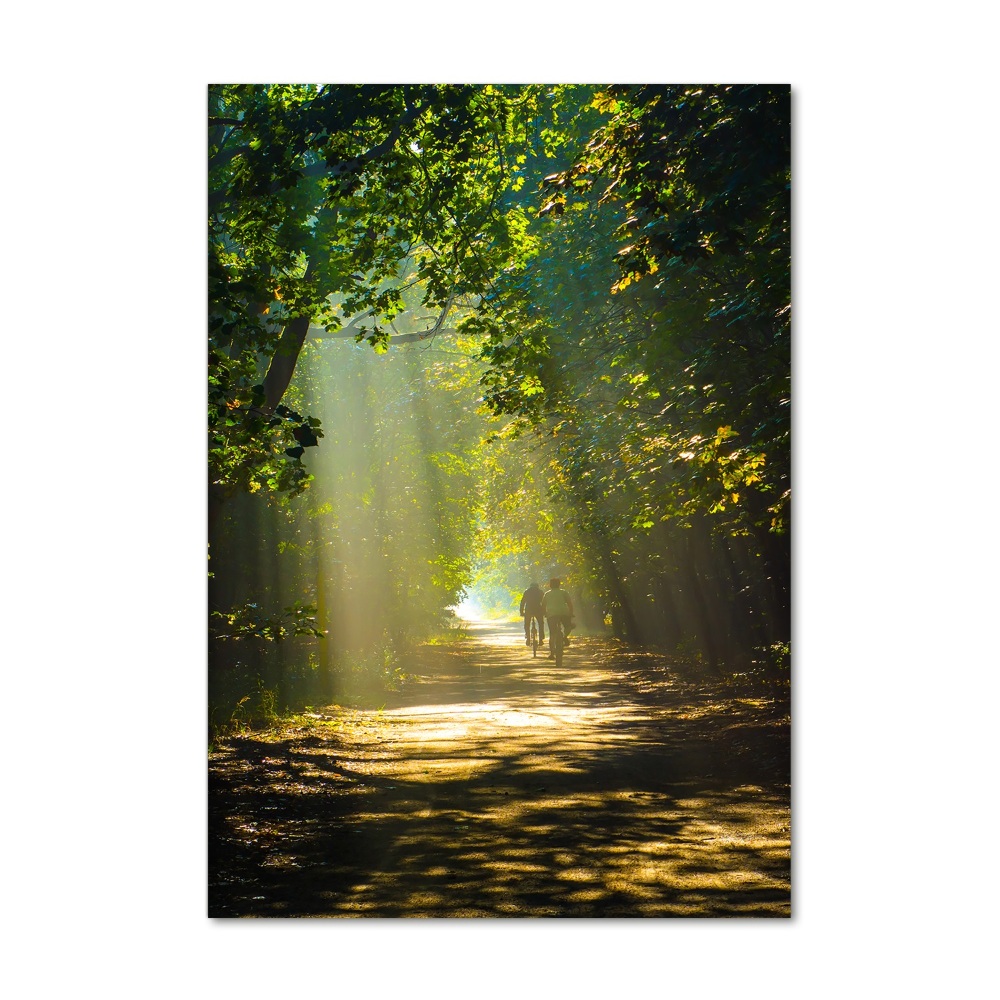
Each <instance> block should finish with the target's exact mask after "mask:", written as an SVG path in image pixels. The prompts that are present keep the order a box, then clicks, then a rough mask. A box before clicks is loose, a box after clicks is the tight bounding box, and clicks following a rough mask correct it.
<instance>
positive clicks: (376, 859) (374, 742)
mask: <svg viewBox="0 0 1000 1000" xmlns="http://www.w3.org/2000/svg"><path fill="white" fill-rule="evenodd" d="M547 654H548V646H547V644H546V646H544V647H542V649H541V650H539V655H538V658H537V659H533V658H532V656H531V651H530V650H528V649H526V648H525V646H524V639H523V631H522V629H521V626H520V624H513V625H504V624H502V625H496V624H492V625H485V624H484V625H477V626H471V627H470V632H469V637H468V638H467V639H465V640H462V641H458V642H453V643H449V644H446V645H439V646H433V645H429V646H425V647H423V648H422V649H421V651H420V653H419V657H418V659H417V660H416V661H415V662H414V664H413V665H412V667H411V672H412V676H411V679H410V681H409V682H408V683H407V684H406V685H404V689H403V690H402V691H401V692H399V693H397V694H393V695H387V696H386V697H387V698H388V699H389V700H388V702H387V704H386V705H385V706H384V707H383V708H381V709H378V710H360V709H350V708H341V707H338V706H329V707H328V708H325V709H321V710H315V711H313V712H310V713H306V714H305V715H300V716H297V717H295V718H294V719H292V720H289V721H288V722H287V723H285V724H283V725H281V726H279V727H278V728H276V729H274V730H271V731H267V732H266V733H256V734H253V735H252V736H246V737H241V738H237V739H232V740H228V741H226V742H224V743H221V744H219V745H217V746H216V747H215V748H214V750H213V752H212V753H211V755H210V762H209V827H210V829H209V869H210V870H209V915H210V916H213V917H227V916H232V917H292V916H298V917H366V916H367V917H390V916H428V917H430V916H433V917H508V916H547V917H549V916H551V917H557V916H573V917H612V916H621V917H640V916H651V917H663V916H682V917H691V916H697V917H709V916H778V917H780V916H788V915H790V910H791V889H790V836H789V827H790V819H789V806H790V793H789V770H790V745H789V717H788V701H787V689H781V693H780V694H779V693H776V692H774V691H772V693H770V694H767V693H762V691H761V689H751V688H749V687H744V688H740V687H738V686H733V685H732V684H728V685H727V684H722V683H719V682H715V683H711V684H705V683H697V684H695V683H693V682H692V681H690V680H686V679H684V677H683V676H682V675H681V674H680V673H679V672H677V671H675V670H674V669H672V667H671V665H670V663H669V661H667V660H665V659H664V658H662V657H657V656H655V655H653V654H650V653H645V652H637V651H631V652H630V651H628V649H627V648H626V647H623V646H621V645H620V644H617V643H614V642H612V641H609V640H606V639H597V638H586V637H583V638H579V639H576V640H575V641H574V642H573V644H572V646H571V647H570V648H569V650H568V651H567V654H566V658H565V662H564V664H563V668H562V670H560V671H557V670H556V669H555V666H554V661H552V660H549V659H547Z"/></svg>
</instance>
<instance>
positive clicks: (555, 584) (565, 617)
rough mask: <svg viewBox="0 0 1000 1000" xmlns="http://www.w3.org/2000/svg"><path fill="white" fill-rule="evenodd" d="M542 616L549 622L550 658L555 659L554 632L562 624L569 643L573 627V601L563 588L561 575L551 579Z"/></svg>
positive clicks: (566, 642)
mask: <svg viewBox="0 0 1000 1000" xmlns="http://www.w3.org/2000/svg"><path fill="white" fill-rule="evenodd" d="M542 616H543V617H544V618H545V620H546V621H547V622H548V623H549V640H550V642H549V659H550V660H554V659H555V654H553V653H552V651H551V649H552V642H551V639H552V632H553V631H554V630H555V629H556V628H558V626H559V625H560V624H562V628H563V638H564V644H565V645H566V646H568V645H569V633H570V629H572V628H573V602H572V601H571V600H570V597H569V594H567V593H566V591H565V590H563V589H562V586H561V581H560V580H559V577H557V576H554V577H552V579H551V580H549V589H548V590H547V591H546V592H545V596H544V597H543V598H542Z"/></svg>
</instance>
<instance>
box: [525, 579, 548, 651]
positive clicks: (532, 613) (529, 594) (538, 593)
mask: <svg viewBox="0 0 1000 1000" xmlns="http://www.w3.org/2000/svg"><path fill="white" fill-rule="evenodd" d="M543 597H544V595H543V594H542V588H541V587H539V586H538V584H537V583H535V582H534V581H532V584H531V586H530V587H528V589H527V590H526V591H525V592H524V595H523V596H522V597H521V611H520V614H521V617H522V618H523V619H524V644H525V646H530V645H531V639H530V638H529V631H530V629H531V619H532V618H534V619H535V621H537V622H538V644H539V645H541V644H542V643H543V642H545V619H544V618H543V617H542V598H543Z"/></svg>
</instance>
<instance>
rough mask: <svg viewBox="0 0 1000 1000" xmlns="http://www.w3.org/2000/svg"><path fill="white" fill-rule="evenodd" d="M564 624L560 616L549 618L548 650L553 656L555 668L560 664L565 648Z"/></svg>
mask: <svg viewBox="0 0 1000 1000" xmlns="http://www.w3.org/2000/svg"><path fill="white" fill-rule="evenodd" d="M565 627H566V626H565V625H564V624H563V621H562V619H561V618H550V619H549V652H551V653H552V655H553V656H554V657H555V661H556V669H558V668H559V667H561V666H562V663H563V650H564V649H565V648H566V633H565V631H563V630H564V629H565Z"/></svg>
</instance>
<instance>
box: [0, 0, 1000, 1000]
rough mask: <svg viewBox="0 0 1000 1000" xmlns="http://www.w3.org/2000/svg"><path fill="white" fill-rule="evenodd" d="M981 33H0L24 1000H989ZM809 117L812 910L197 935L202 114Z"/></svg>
mask: <svg viewBox="0 0 1000 1000" xmlns="http://www.w3.org/2000/svg"><path fill="white" fill-rule="evenodd" d="M994 10H995V8H994V7H992V6H989V5H986V4H979V3H971V2H965V0H958V2H953V3H951V4H948V5H946V6H943V5H942V6H937V5H930V4H919V3H910V4H902V3H880V2H867V3H857V2H843V3H840V4H838V5H829V4H824V5H819V4H804V3H801V2H799V3H791V2H789V3H776V2H771V3H767V2H761V3H756V4H749V3H745V2H741V3H735V2H716V3H712V4H703V5H694V4H687V5H684V6H675V5H671V4H667V3H657V4H636V3H633V4H627V5H620V4H619V5H600V6H598V7H587V8H583V7H578V6H571V5H568V4H553V3H548V4H540V3H507V4H503V5H496V6H485V5H484V6H473V5H469V4H464V3H451V4H449V3H444V2H436V3H425V4H421V5H413V4H408V5H402V4H395V3H382V4H379V5H377V6H375V5H359V6H358V7H352V8H350V9H345V8H344V6H343V5H342V4H339V3H334V2H332V0H331V2H329V3H326V4H320V3H312V2H307V3H299V4H297V5H296V6H295V7H294V9H293V8H290V7H284V6H280V5H276V4H264V3H259V2H244V3H242V4H220V3H208V4H204V5H201V4H200V5H197V6H195V5H184V4H182V5H180V6H178V7H175V8H171V9H167V8H156V7H151V6H142V5H135V4H125V3H108V2H104V3H100V2H98V3H93V4H80V5H75V4H74V5H70V4H49V5H36V6H34V7H33V8H32V9H31V12H30V13H24V12H23V11H24V8H23V7H21V8H12V9H11V10H10V11H8V13H7V15H6V16H5V22H6V32H5V33H6V46H5V48H6V50H7V51H6V52H5V59H4V65H3V71H2V72H3V77H4V94H5V97H6V100H5V101H4V113H3V119H2V124H0V128H2V134H3V136H4V144H3V147H4V152H3V156H2V161H0V162H2V169H3V192H4V216H3V233H4V238H3V240H2V241H0V245H2V253H3V270H2V274H3V277H4V306H5V308H4V314H5V320H6V323H5V329H4V338H3V344H4V351H3V371H4V379H3V384H4V388H5V390H6V392H5V394H4V395H5V401H6V402H7V408H6V418H7V421H6V425H7V433H6V441H7V447H6V449H5V454H4V457H5V462H4V471H5V475H4V476H3V484H4V489H3V493H4V494H5V499H6V501H7V503H6V506H5V510H6V518H5V525H6V529H7V530H6V532H5V544H4V551H5V553H6V558H5V559H4V572H3V574H2V576H3V583H2V585H3V595H4V597H3V601H2V602H0V604H2V608H3V621H4V626H5V627H4V637H5V641H4V643H3V649H4V656H3V660H4V664H5V668H4V672H3V676H4V679H5V682H6V683H5V684H4V687H3V693H4V697H3V704H4V709H5V711H4V717H3V721H2V724H0V731H2V738H3V763H4V769H3V775H4V781H5V788H4V792H5V795H4V801H5V806H6V808H5V810H4V813H5V817H6V819H5V822H4V824H3V834H2V835H3V859H4V872H5V877H4V880H3V900H4V911H5V914H6V916H7V923H8V926H7V930H6V933H5V945H6V948H5V951H6V953H7V958H6V959H5V966H6V976H5V979H7V980H9V981H12V982H13V983H14V984H15V989H14V993H13V995H16V996H32V997H57V996H65V995H70V994H71V993H74V994H75V993H78V992H79V991H81V990H87V991H88V992H90V991H91V990H92V991H93V992H94V993H95V995H103V996H105V997H115V998H117V997H130V998H131V997H137V996H143V997H161V996H162V997H175V996H179V995H180V996H183V995H187V996H194V997H201V996H205V997H208V996H212V997H215V996H219V995H232V994H234V993H236V994H242V993H244V992H248V993H251V994H252V995H267V994H273V995H275V996H278V995H282V996H284V995H289V994H302V993H304V992H305V991H310V992H312V991H317V990H318V991H319V992H320V993H321V994H322V995H345V994H347V993H349V992H353V991H355V990H357V991H359V992H360V991H364V992H367V993H369V994H374V995H375V996H388V995H391V994H396V993H399V992H400V991H409V990H412V991H413V992H415V993H416V995H417V996H424V995H427V994H431V993H435V994H440V995H442V996H446V997H452V996H454V997H459V996H461V997H464V996H469V995H471V996H481V997H499V996H504V997H507V996H511V995H514V996H517V995H523V996H529V997H533V996H546V997H550V996H553V997H564V996H565V997H569V996H572V997H608V996H631V995H634V994H635V993H637V992H640V993H641V994H643V995H645V994H646V993H647V992H648V993H650V994H651V995H655V996H668V995H674V994H676V993H678V992H680V991H684V992H685V993H688V994H689V995H697V996H702V997H726V996H729V995H739V996H742V997H750V998H753V997H774V996H791V995H793V994H794V995H803V994H804V995H808V996H814V995H819V996H825V995H839V994H850V995H852V996H860V997H884V996H910V997H925V996H926V997H937V996H940V995H943V994H948V995H952V996H973V995H980V994H981V993H982V992H983V989H982V986H984V985H985V982H983V983H982V984H980V977H982V976H984V975H985V974H986V971H987V964H986V955H987V952H988V950H991V948H990V946H991V945H992V943H993V940H992V939H993V935H988V934H987V926H986V921H987V919H988V916H989V915H990V914H991V913H992V911H994V910H995V902H996V894H997V879H996V875H995V868H996V866H995V864H994V856H995V830H996V826H995V822H994V807H993V804H992V796H993V795H994V793H995V789H996V784H997V783H996V779H995V776H994V774H993V762H994V759H995V752H994V741H993V733H994V730H995V715H996V704H997V698H996V694H997V691H996V688H997V685H996V680H995V675H996V671H997V666H998V664H997V659H998V658H997V652H996V644H995V642H994V641H993V640H992V632H993V622H994V619H995V618H996V611H995V606H996V603H997V602H996V597H997V588H996V585H995V566H996V562H997V554H998V553H997V542H996V535H997V532H996V512H997V499H996V486H997V473H996V467H997V460H996V450H997V444H996V420H995V418H994V409H995V403H996V392H995V390H994V383H995V380H996V370H997V360H998V359H997V347H996V337H997V333H998V323H997V319H996V312H995V306H994V301H993V300H994V298H995V296H996V288H997V282H996V271H997V259H998V254H997V249H996V247H997V243H996V234H997V224H998V221H1000V220H998V204H997V188H996V184H997V176H998V169H997V162H996V152H997V142H996V126H997V117H998V116H997V99H996V91H995V87H994V81H993V78H992V74H991V73H990V67H991V65H992V64H993V63H994V62H995V52H994V45H995V40H996V37H997V32H996V27H997V25H996V15H995V14H994V13H993V11H994ZM272 80H278V81H289V82H306V81H324V82H404V81H405V82H409V81H412V80H425V81H432V82H440V81H446V80H447V81H455V82H476V83H485V82H537V81H546V82H606V81H611V82H635V81H655V82H669V83H675V82H677V83H688V82H707V83H723V82H779V83H790V84H791V85H792V87H793V94H794V97H793V114H794V119H793V121H794V143H795V153H794V174H793V177H794V226H795V243H794V269H795V283H794V306H795V340H794V411H795V439H794V455H795V487H796V499H795V505H794V511H795V587H796V602H795V637H794V638H795V642H794V646H793V651H794V671H795V707H794V730H795V768H794V880H793V881H794V917H793V919H792V920H790V921H764V920H758V921H752V920H742V921H739V920H732V921H724V920H706V921H700V922H698V921H676V920H675V921H669V920H667V921H638V920H629V921H603V922H602V921H548V922H545V921H520V922H516V921H508V922H498V921H473V922H465V923H458V922H444V921H442V922H427V921H424V922H420V921H412V922H409V921H399V922H389V921H355V922H350V921H294V920H289V921H209V920H208V919H207V918H206V917H205V911H206V855H205V841H206V835H205V739H204V704H205V669H206V667H205V651H204V639H203V627H204V626H203V621H204V607H205V584H204V569H205V561H204V556H205V528H204V519H205V511H204V433H203V424H204V350H205V348H204V337H205V324H204V315H205V275H204V185H205V173H204V149H205V130H204V116H205V100H206V98H205V93H206V85H207V84H208V83H209V82H262V81H263V82H266V81H272Z"/></svg>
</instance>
